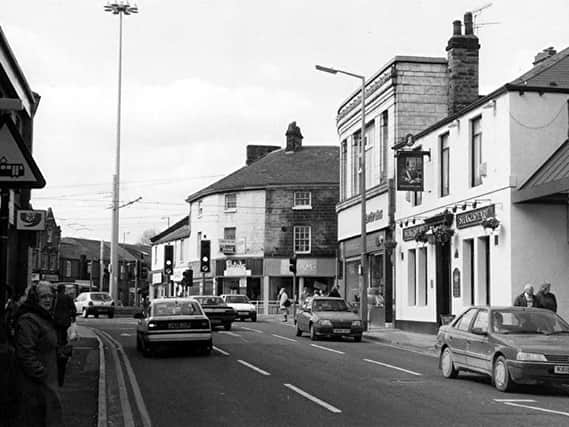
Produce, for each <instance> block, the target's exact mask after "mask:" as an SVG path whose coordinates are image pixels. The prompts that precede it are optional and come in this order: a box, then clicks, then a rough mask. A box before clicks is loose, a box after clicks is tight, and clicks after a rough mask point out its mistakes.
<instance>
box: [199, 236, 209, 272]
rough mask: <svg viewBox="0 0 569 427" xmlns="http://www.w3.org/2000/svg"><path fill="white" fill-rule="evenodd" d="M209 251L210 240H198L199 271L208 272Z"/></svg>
mask: <svg viewBox="0 0 569 427" xmlns="http://www.w3.org/2000/svg"><path fill="white" fill-rule="evenodd" d="M210 252H211V242H210V241H209V240H201V241H200V271H201V272H202V273H208V272H209V270H210V267H209V264H210Z"/></svg>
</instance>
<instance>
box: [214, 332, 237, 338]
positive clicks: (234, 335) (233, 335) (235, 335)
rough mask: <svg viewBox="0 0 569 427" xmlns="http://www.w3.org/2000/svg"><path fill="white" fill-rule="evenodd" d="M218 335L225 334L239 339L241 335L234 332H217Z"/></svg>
mask: <svg viewBox="0 0 569 427" xmlns="http://www.w3.org/2000/svg"><path fill="white" fill-rule="evenodd" d="M219 333H220V334H225V335H231V336H232V337H240V336H241V335H239V334H236V333H235V332H229V331H219Z"/></svg>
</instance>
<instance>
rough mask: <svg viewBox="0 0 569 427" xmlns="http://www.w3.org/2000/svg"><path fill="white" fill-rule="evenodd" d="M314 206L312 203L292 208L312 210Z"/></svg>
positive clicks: (295, 209)
mask: <svg viewBox="0 0 569 427" xmlns="http://www.w3.org/2000/svg"><path fill="white" fill-rule="evenodd" d="M311 209H312V206H310V205H302V206H293V207H292V210H294V211H308V210H311Z"/></svg>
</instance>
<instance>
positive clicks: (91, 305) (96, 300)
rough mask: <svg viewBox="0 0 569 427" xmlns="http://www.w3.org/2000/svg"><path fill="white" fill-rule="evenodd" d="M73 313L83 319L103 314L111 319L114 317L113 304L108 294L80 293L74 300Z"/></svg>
mask: <svg viewBox="0 0 569 427" xmlns="http://www.w3.org/2000/svg"><path fill="white" fill-rule="evenodd" d="M75 311H76V312H77V314H80V315H81V316H82V317H85V318H87V317H88V316H90V315H93V316H95V317H99V314H105V315H107V316H108V317H109V319H112V318H113V317H114V315H115V302H114V301H113V298H112V297H111V295H110V294H109V293H108V292H82V293H80V294H79V295H78V296H77V298H75Z"/></svg>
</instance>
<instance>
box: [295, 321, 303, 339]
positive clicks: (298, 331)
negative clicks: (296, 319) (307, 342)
mask: <svg viewBox="0 0 569 427" xmlns="http://www.w3.org/2000/svg"><path fill="white" fill-rule="evenodd" d="M296 336H297V337H301V336H302V330H301V329H300V327H299V326H298V323H297V324H296Z"/></svg>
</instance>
